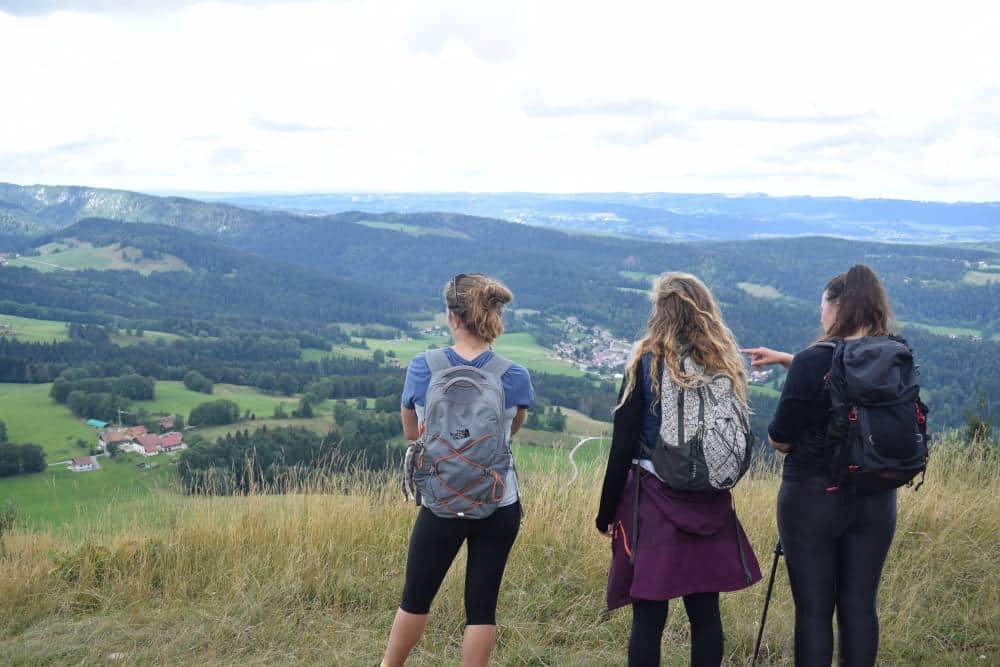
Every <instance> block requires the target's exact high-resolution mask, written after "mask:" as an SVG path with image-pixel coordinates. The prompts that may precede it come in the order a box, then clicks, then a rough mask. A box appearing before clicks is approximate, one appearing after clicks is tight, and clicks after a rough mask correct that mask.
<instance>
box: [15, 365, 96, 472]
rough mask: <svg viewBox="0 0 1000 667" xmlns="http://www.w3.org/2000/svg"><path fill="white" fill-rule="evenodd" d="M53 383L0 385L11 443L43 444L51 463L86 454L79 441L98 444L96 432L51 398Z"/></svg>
mask: <svg viewBox="0 0 1000 667" xmlns="http://www.w3.org/2000/svg"><path fill="white" fill-rule="evenodd" d="M51 388H52V385H51V384H10V383H0V419H2V420H4V421H5V422H6V423H7V435H8V437H9V438H10V440H11V442H33V443H35V444H37V445H41V447H42V449H44V450H45V456H46V457H47V459H48V461H49V463H54V462H56V461H61V460H65V459H68V458H71V457H74V456H81V455H86V453H87V452H86V451H85V450H82V449H80V448H78V447H77V446H76V445H75V443H76V440H77V438H82V439H84V440H86V441H87V442H92V443H95V444H96V442H97V431H95V430H94V429H93V428H91V427H89V426H87V425H86V424H84V423H83V420H82V419H77V418H76V417H74V416H73V413H71V412H70V411H69V409H68V408H67V407H66V406H65V405H60V404H59V403H56V402H55V401H53V400H52V399H51V398H49V390H50V389H51Z"/></svg>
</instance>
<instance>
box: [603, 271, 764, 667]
mask: <svg viewBox="0 0 1000 667" xmlns="http://www.w3.org/2000/svg"><path fill="white" fill-rule="evenodd" d="M650 297H651V299H652V301H653V307H652V312H651V313H650V316H649V322H648V324H647V328H646V334H645V335H644V336H643V338H642V339H641V340H639V342H638V343H636V345H635V349H634V352H633V355H632V358H631V360H630V361H629V363H628V365H627V367H626V370H625V377H624V380H623V381H622V389H621V394H620V396H619V403H618V406H617V407H616V408H615V414H614V433H613V436H612V442H611V452H610V454H609V456H608V465H607V470H606V472H605V476H604V485H603V488H602V491H601V501H600V507H599V509H598V513H597V519H596V524H597V529H598V530H599V531H600V532H601V533H603V534H604V535H606V536H607V537H610V538H611V554H612V555H611V568H610V572H609V574H608V586H607V605H608V609H609V610H611V609H616V608H618V607H622V606H624V605H626V604H630V605H631V606H632V632H631V636H630V638H629V643H628V664H629V665H630V667H637V666H647V665H659V664H660V643H661V641H662V636H663V629H664V627H665V625H666V621H667V608H668V602H669V600H670V599H672V598H678V597H680V598H683V600H684V608H685V611H686V612H687V616H688V620H689V621H690V623H691V664H692V665H694V666H695V667H706V666H711V667H717V666H718V665H720V664H721V663H722V655H723V632H722V618H721V615H720V612H719V593H720V592H726V591H735V590H739V589H742V588H746V587H747V586H750V585H751V584H753V583H754V582H756V581H759V580H760V576H761V575H760V568H759V566H758V564H757V559H756V557H755V556H754V553H753V549H752V548H751V546H750V543H749V541H748V540H747V538H746V535H745V534H744V533H743V529H742V527H741V526H740V523H739V520H738V519H737V518H736V513H735V510H734V507H733V500H732V495H731V493H730V491H729V489H731V488H732V487H733V486H734V485H735V484H736V483H737V481H739V479H740V478H741V477H742V476H743V474H744V473H745V472H746V471H747V468H748V467H749V464H750V456H751V452H752V449H753V436H752V434H751V432H750V427H749V424H748V420H747V382H746V371H745V368H744V362H743V358H742V357H741V355H740V352H739V349H738V347H737V345H736V342H735V340H734V338H733V335H732V333H731V332H730V331H729V329H728V328H727V327H726V325H725V322H724V321H723V319H722V316H721V314H720V313H719V309H718V307H717V306H716V303H715V299H714V298H713V297H712V294H711V293H710V292H709V291H708V288H706V287H705V285H704V284H702V282H701V281H700V280H698V279H697V278H695V277H694V276H692V275H690V274H686V273H665V274H663V275H662V276H660V277H659V278H658V279H657V280H656V281H655V283H654V285H653V290H652V293H651V294H650Z"/></svg>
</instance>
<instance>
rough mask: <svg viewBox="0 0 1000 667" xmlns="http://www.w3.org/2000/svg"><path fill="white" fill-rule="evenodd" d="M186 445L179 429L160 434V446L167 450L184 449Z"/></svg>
mask: <svg viewBox="0 0 1000 667" xmlns="http://www.w3.org/2000/svg"><path fill="white" fill-rule="evenodd" d="M184 446H185V445H184V436H183V435H181V434H180V433H178V432H177V431H171V432H170V433H164V434H163V435H162V436H160V448H161V449H162V450H163V451H165V452H168V451H172V450H174V449H183V448H184Z"/></svg>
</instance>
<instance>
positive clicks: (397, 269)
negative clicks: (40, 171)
mask: <svg viewBox="0 0 1000 667" xmlns="http://www.w3.org/2000/svg"><path fill="white" fill-rule="evenodd" d="M150 200H151V203H150V204H149V207H148V208H147V209H146V210H147V211H149V213H147V214H148V215H150V216H151V217H150V218H147V219H146V220H145V222H147V223H162V222H164V221H166V222H168V223H171V224H170V225H168V226H164V225H160V224H123V223H120V222H111V221H107V220H87V221H83V222H81V223H79V224H76V225H75V226H73V227H71V228H60V229H58V230H56V229H54V227H58V226H59V224H61V223H58V224H57V223H55V222H51V223H50V224H51V225H52V227H53V228H49V229H48V230H47V231H46V232H45V233H44V234H42V235H38V236H36V237H34V238H33V239H32V240H30V241H24V242H22V243H21V244H20V249H21V250H22V251H25V252H35V251H36V250H35V249H38V248H42V247H44V246H45V245H46V244H47V243H51V242H55V241H59V240H60V239H67V238H72V239H76V240H77V241H85V242H87V243H90V244H91V245H92V246H94V247H102V246H106V245H108V244H116V245H117V246H123V245H127V246H129V247H134V248H138V249H140V250H142V252H143V253H144V254H145V255H147V256H152V257H155V256H156V255H157V254H163V255H169V256H172V257H177V258H179V260H180V261H182V262H183V263H184V264H185V265H186V267H187V269H188V270H186V271H183V272H176V271H175V272H171V273H162V272H157V273H151V274H150V275H145V276H144V275H139V274H137V273H133V272H127V271H126V272H121V271H89V270H88V271H77V272H70V271H56V272H53V273H49V274H45V275H44V277H43V276H40V275H39V274H38V273H36V272H35V271H33V270H31V269H27V268H15V267H11V266H8V267H5V268H0V301H2V302H3V303H0V307H2V308H3V311H2V312H8V313H10V312H12V309H20V310H19V311H17V312H13V313H12V314H24V313H25V312H27V311H26V310H25V309H33V310H31V312H33V313H36V314H35V315H32V316H34V317H45V316H44V315H38V314H37V313H39V312H42V311H40V310H39V309H40V308H41V309H43V310H44V309H49V310H48V311H47V312H49V314H50V315H52V316H51V317H49V319H63V320H70V321H79V322H90V321H94V318H104V319H105V320H107V319H108V318H118V319H121V318H129V319H131V320H133V321H141V323H142V325H143V326H144V327H146V328H148V329H159V330H163V331H170V332H187V333H195V334H197V333H199V332H202V333H205V332H208V333H209V334H211V332H212V331H217V330H224V329H229V330H232V328H233V327H237V328H241V329H244V330H261V329H269V330H282V331H291V330H295V329H297V328H298V329H301V330H304V331H309V332H314V333H317V334H320V335H326V334H325V333H323V331H322V328H323V327H324V326H326V325H327V324H329V323H334V322H359V323H368V322H371V323H376V322H381V323H385V324H390V325H392V326H395V327H397V328H400V329H402V328H407V322H409V321H413V320H414V319H417V318H418V317H417V316H418V314H422V316H423V317H427V316H428V315H429V314H432V313H435V312H438V311H439V310H440V293H441V288H442V286H443V285H444V283H445V282H446V281H447V280H448V279H450V278H451V277H452V276H453V275H455V274H456V273H459V272H468V271H482V272H487V273H490V274H493V275H496V276H498V277H500V278H501V279H503V280H504V281H506V282H507V283H508V284H509V285H510V286H511V287H512V289H513V290H514V292H515V295H516V301H515V304H514V305H515V307H516V308H517V309H518V313H519V317H518V318H516V319H513V320H512V321H511V326H512V327H516V328H519V329H521V330H527V331H529V332H531V333H532V334H534V336H535V338H536V340H537V341H539V342H541V343H542V344H544V345H550V346H551V345H553V344H555V343H556V342H558V341H559V337H560V335H561V334H560V328H559V324H558V323H559V322H560V321H564V320H565V319H566V318H568V317H570V316H573V317H577V318H579V319H580V320H581V321H582V322H583V323H584V324H586V325H587V326H597V325H600V326H603V327H606V328H607V329H609V330H610V331H612V332H613V333H614V334H616V335H617V336H618V337H620V338H625V339H634V338H635V337H636V336H637V335H638V334H639V333H640V331H641V330H642V327H643V325H644V322H645V319H646V317H647V314H648V310H649V303H648V298H647V296H646V294H645V292H646V290H647V289H648V287H649V284H650V281H651V279H652V277H653V276H654V275H655V274H658V273H660V272H662V271H666V270H682V271H690V272H692V273H694V274H696V275H698V276H700V277H701V278H703V279H704V280H705V281H706V283H707V284H708V285H709V286H710V287H711V288H712V289H713V291H714V292H715V294H716V296H717V297H718V299H719V301H720V302H721V303H722V306H723V308H724V312H725V316H726V318H727V321H728V323H729V324H730V326H731V327H732V329H733V331H734V332H735V334H736V336H737V338H738V339H739V341H740V342H741V343H742V344H745V345H768V346H771V347H776V348H781V349H787V350H797V349H801V348H802V347H804V346H805V345H807V344H808V343H809V342H810V340H812V339H813V338H814V336H815V335H816V330H817V326H818V304H819V299H820V294H821V292H822V288H823V286H824V285H825V283H826V282H827V280H829V278H830V277H831V276H833V275H835V274H837V273H839V272H841V271H844V270H845V269H847V268H848V267H849V266H850V265H851V264H853V263H855V262H865V263H868V264H870V265H871V266H873V267H874V268H875V270H876V271H878V272H879V274H880V275H881V276H882V277H883V279H884V280H885V283H886V286H887V288H888V290H889V293H890V295H891V298H892V301H893V304H894V306H895V308H896V311H897V314H898V315H899V318H900V319H901V320H902V321H903V322H904V323H905V325H906V327H907V328H906V329H905V330H904V331H905V332H906V333H907V335H908V336H909V337H910V338H911V339H912V340H914V341H919V349H918V358H919V359H920V363H921V364H922V365H923V371H924V383H925V384H926V385H927V386H928V387H930V388H931V389H932V391H933V392H934V395H935V396H936V397H939V398H941V399H943V400H942V401H940V402H939V405H944V406H946V407H945V409H943V410H939V411H938V413H937V414H938V415H939V416H947V420H948V421H949V422H950V423H956V422H958V421H960V419H961V418H962V415H963V411H964V410H965V409H966V408H967V407H972V406H973V405H974V404H975V401H976V398H977V395H978V393H979V392H983V393H985V395H986V396H987V398H988V399H989V400H991V401H994V402H995V401H996V398H995V397H997V396H1000V367H997V365H998V364H1000V351H998V349H997V348H998V342H996V340H995V339H1000V254H998V253H997V251H996V249H995V248H993V247H990V246H988V245H985V244H984V245H983V246H982V247H972V246H962V247H953V246H943V245H940V246H918V245H900V244H885V243H874V242H860V241H849V240H843V239H834V238H827V237H799V238H786V239H765V240H753V241H731V242H713V243H663V242H655V241H651V240H642V239H629V238H618V237H611V236H594V235H585V234H571V233H567V232H564V231H558V230H553V229H546V228H542V227H535V226H529V225H522V224H513V223H508V222H504V221H500V220H493V219H487V218H477V217H472V216H465V215H459V214H448V213H416V214H398V213H383V214H372V213H363V212H345V213H340V214H336V215H325V216H297V215H291V214H285V213H265V212H260V211H245V210H241V209H237V208H234V207H224V208H223V209H218V208H217V206H218V205H216V204H200V203H199V202H195V201H192V200H182V201H183V207H184V210H186V211H190V212H191V216H192V217H191V218H190V219H187V218H184V215H186V213H178V209H175V208H173V207H174V206H175V204H176V201H175V200H172V199H169V200H163V201H160V200H158V199H157V198H150ZM158 201H159V203H157V202H158ZM160 206H162V207H163V210H166V211H168V214H166V215H165V220H161V219H158V218H156V217H152V216H154V213H155V211H157V210H160V208H158V207H160ZM218 210H223V215H222V217H221V218H220V217H213V216H215V215H216V213H214V212H217V211H218ZM134 215H136V214H135V213H134V212H129V213H128V216H129V219H132V220H134ZM54 217H55V216H53V219H54ZM225 220H230V221H233V220H238V221H239V223H238V224H235V223H234V224H229V223H226V222H225ZM175 224H176V225H181V226H183V227H186V228H198V229H202V230H203V233H202V234H195V233H191V232H188V231H184V230H182V229H177V228H176V227H175V226H174V225H175ZM11 249H13V248H12V247H11V246H9V245H8V246H6V247H4V246H2V245H0V252H4V251H5V250H8V251H9V250H11ZM38 259H41V260H44V259H45V258H38ZM54 309H55V310H54ZM56 310H58V312H59V313H60V314H61V315H60V316H59V317H57V316H55V314H54V313H55V312H56ZM949 335H951V336H952V337H949Z"/></svg>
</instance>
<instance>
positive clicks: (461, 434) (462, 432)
mask: <svg viewBox="0 0 1000 667" xmlns="http://www.w3.org/2000/svg"><path fill="white" fill-rule="evenodd" d="M468 437H469V429H467V428H463V429H459V430H457V431H452V432H451V439H452V440H465V439H466V438H468Z"/></svg>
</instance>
